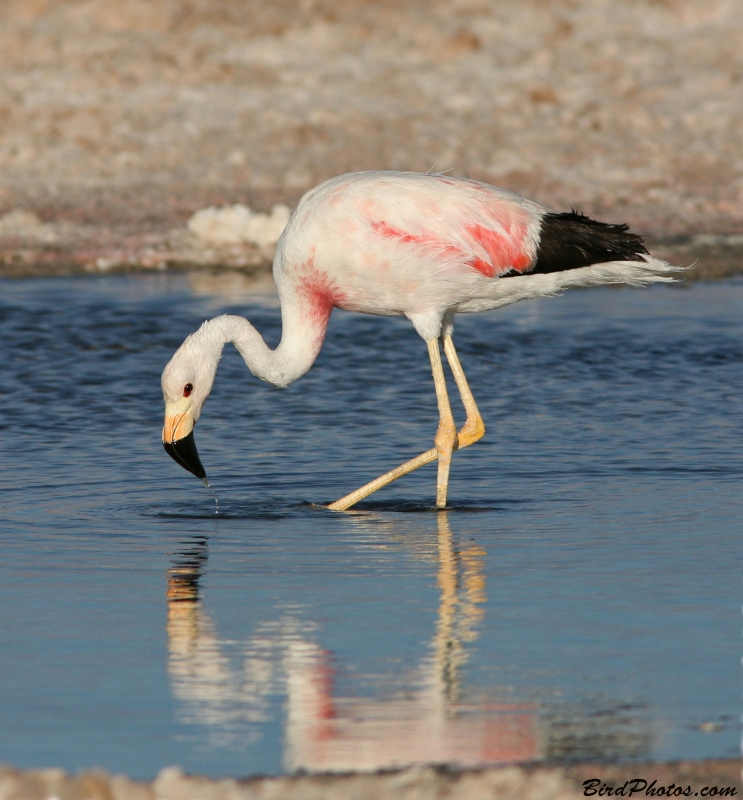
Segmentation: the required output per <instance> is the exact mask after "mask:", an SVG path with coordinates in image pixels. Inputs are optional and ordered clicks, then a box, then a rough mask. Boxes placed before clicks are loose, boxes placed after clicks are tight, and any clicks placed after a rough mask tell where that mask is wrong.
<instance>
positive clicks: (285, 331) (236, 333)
mask: <svg viewBox="0 0 743 800" xmlns="http://www.w3.org/2000/svg"><path fill="white" fill-rule="evenodd" d="M292 311H295V312H297V313H292ZM329 315H330V310H328V314H326V315H319V316H318V315H311V314H306V313H303V312H302V311H301V310H290V309H287V308H284V307H283V306H282V312H281V317H282V332H281V342H280V343H279V346H278V347H277V348H276V349H275V350H271V348H270V347H269V346H268V345H267V344H266V343H265V342H264V341H263V337H262V336H261V335H260V333H258V331H257V330H256V329H255V328H254V327H253V326H252V325H251V324H250V322H248V320H247V319H245V318H244V317H237V316H234V315H232V314H223V315H222V316H220V317H214V319H210V320H208V321H207V322H205V323H204V324H203V325H202V326H201V328H200V329H199V330H198V331H197V333H196V334H195V336H198V337H199V338H201V337H202V336H203V339H204V342H203V343H204V344H205V345H206V346H207V347H208V349H210V350H212V351H213V352H214V354H215V355H216V361H217V362H218V361H219V358H220V357H221V355H222V348H223V347H224V345H225V344H226V343H227V342H232V343H233V344H234V345H235V347H236V348H237V350H238V352H239V353H240V355H241V356H242V357H243V360H244V361H245V363H246V365H247V367H248V369H249V370H250V371H251V372H252V373H253V375H255V376H256V377H258V378H260V379H261V380H264V381H266V382H267V383H272V384H273V385H274V386H281V387H283V386H288V385H289V384H290V383H292V382H293V381H295V380H297V378H301V377H302V375H304V373H305V372H307V370H308V369H309V368H310V367H311V366H312V365H313V363H314V362H315V359H316V358H317V355H318V353H319V352H320V348H321V347H322V343H323V339H324V338H325V331H326V330H327V327H328V316H329ZM215 367H216V363H215Z"/></svg>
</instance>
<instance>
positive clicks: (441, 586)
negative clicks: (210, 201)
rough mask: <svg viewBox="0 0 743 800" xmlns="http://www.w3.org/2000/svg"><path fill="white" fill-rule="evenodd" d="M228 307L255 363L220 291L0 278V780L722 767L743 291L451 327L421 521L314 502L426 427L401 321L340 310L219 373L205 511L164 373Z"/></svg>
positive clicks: (730, 661) (610, 300) (231, 356)
mask: <svg viewBox="0 0 743 800" xmlns="http://www.w3.org/2000/svg"><path fill="white" fill-rule="evenodd" d="M227 311H228V312H231V313H239V314H244V315H247V316H248V317H249V318H250V319H251V321H252V322H253V323H254V324H255V325H256V326H257V327H258V328H259V330H261V331H262V332H263V333H264V335H265V337H266V339H267V340H268V341H269V343H270V344H272V345H275V344H276V343H277V341H278V338H279V335H280V328H279V315H278V307H277V303H276V300H275V297H273V295H272V294H271V293H270V292H269V291H267V290H266V289H265V286H263V285H257V286H255V285H253V284H251V282H250V281H249V280H247V279H241V278H240V277H239V276H229V275H227V276H222V277H210V276H208V275H204V274H194V275H177V276H167V275H162V276H147V277H137V276H131V277H108V278H95V279H93V278H90V279H55V280H51V279H50V280H28V281H16V282H13V281H2V282H0V342H2V354H3V368H2V381H1V382H0V403H1V404H2V414H0V470H1V472H0V547H1V558H0V608H2V614H1V615H0V662H1V664H2V668H1V669H0V762H6V763H13V764H15V765H18V766H21V767H39V766H60V767H64V768H66V769H68V770H73V771H74V770H77V769H80V768H83V767H93V766H101V767H105V768H107V769H109V770H112V771H126V772H128V773H130V774H132V775H134V776H137V777H151V776H153V775H154V774H155V773H156V772H157V771H158V770H159V769H160V768H161V767H163V766H164V765H167V764H179V765H181V766H182V767H184V768H185V769H186V770H188V771H191V772H201V773H206V774H211V775H228V774H229V775H235V776H241V775H246V774H249V773H255V772H261V773H280V772H285V771H294V770H296V769H307V770H326V769H331V770H332V769H351V768H365V769H368V768H374V767H378V766H392V765H399V764H404V763H414V762H421V761H450V762H455V763H460V764H474V763H480V762H483V761H488V762H512V761H539V760H550V761H554V760H558V761H569V760H573V759H598V760H609V761H617V760H639V759H673V758H682V757H683V758H703V757H708V756H715V757H721V756H732V755H736V754H737V753H738V731H737V714H738V711H739V707H740V681H739V664H740V661H739V657H740V608H739V606H740V567H739V539H740V520H741V516H742V512H743V502H742V501H741V497H742V495H743V493H742V492H741V487H742V485H743V449H742V447H741V444H742V443H743V282H741V281H731V282H723V283H714V284H706V285H705V284H696V285H693V286H691V287H688V288H679V287H658V288H654V289H650V290H630V289H600V290H591V291H578V292H573V293H570V294H568V295H566V296H564V297H562V298H557V299H548V300H544V301H538V302H528V303H522V304H519V305H516V306H513V307H510V308H508V309H503V310H501V311H498V312H492V313H489V314H483V315H478V316H472V317H462V318H459V320H458V322H457V328H456V332H455V341H456V342H457V344H458V348H459V351H460V356H461V359H462V363H463V366H464V368H465V370H466V372H467V374H468V377H469V379H470V383H471V385H472V387H473V391H474V393H475V396H476V397H477V399H478V402H479V405H480V409H481V411H482V414H483V417H484V419H485V421H486V424H487V426H488V432H487V435H486V438H485V439H484V440H483V441H482V442H480V443H478V444H476V445H475V446H473V447H472V448H469V449H468V450H466V451H463V452H461V453H455V457H454V462H453V468H452V479H451V484H450V504H451V507H450V509H449V510H448V511H446V512H436V511H435V509H434V508H433V500H434V494H435V467H434V466H433V465H430V466H428V467H424V468H422V469H421V470H419V471H418V472H417V473H414V474H412V475H410V476H407V477H405V478H403V479H402V480H400V481H399V482H398V483H396V484H393V485H392V486H390V487H388V488H386V489H384V490H382V491H381V492H379V493H378V494H377V495H374V496H372V497H371V498H369V500H367V501H365V502H364V503H362V504H361V505H360V506H359V507H358V508H357V509H356V510H354V511H353V512H348V513H333V512H330V511H327V510H325V509H323V508H322V507H321V506H322V504H323V503H327V502H329V501H332V500H334V499H337V498H338V497H340V496H341V495H343V494H346V493H347V492H348V491H350V490H352V489H354V488H356V487H357V486H358V485H360V484H362V483H365V482H366V481H367V480H369V479H371V478H373V477H375V476H376V475H377V474H379V473H381V472H384V471H386V470H387V469H389V468H391V467H393V466H395V465H396V464H398V463H400V462H402V461H403V460H406V459H407V458H409V457H411V456H413V455H416V454H417V453H419V452H421V451H423V450H425V449H428V448H429V447H430V446H431V441H432V437H433V434H434V432H435V428H436V424H437V412H436V402H435V396H434V393H433V386H432V381H431V376H430V367H429V365H428V359H427V354H426V348H425V345H424V343H423V342H422V341H421V340H420V339H419V338H418V337H417V336H416V334H415V333H414V332H413V330H412V327H411V326H410V325H409V324H408V323H406V322H405V321H404V320H400V319H378V318H372V317H364V316H356V315H351V314H343V313H339V312H335V313H334V315H333V317H332V319H331V325H330V330H329V332H328V337H327V340H326V344H325V347H324V349H323V351H322V353H321V355H320V358H319V359H318V362H317V364H316V365H315V367H314V368H313V369H312V370H311V372H310V373H309V374H308V375H306V376H305V377H304V378H303V379H301V380H300V381H298V382H297V383H296V384H294V385H293V386H291V387H290V388H289V389H288V390H283V391H279V390H276V389H273V388H271V387H269V386H267V385H264V384H262V383H261V382H259V381H257V380H256V379H255V378H253V377H252V376H251V375H250V373H249V372H248V371H247V370H246V369H245V367H244V365H243V363H242V361H241V359H240V358H239V356H238V355H237V354H236V353H235V352H234V350H231V349H230V350H229V351H228V352H226V353H225V357H224V359H223V361H222V364H221V366H220V369H219V373H218V376H217V382H216V386H215V390H214V392H213V394H212V396H211V398H210V399H209V401H208V402H207V404H206V407H205V411H204V414H203V416H202V418H201V420H200V421H199V424H198V426H197V430H196V439H197V442H198V445H199V452H200V454H201V458H202V461H203V462H204V465H205V466H206V468H207V471H208V472H209V475H210V478H211V480H212V482H213V483H214V485H215V486H216V488H217V491H218V493H219V498H220V510H221V513H220V515H219V517H218V518H217V517H215V514H214V500H213V498H212V497H211V495H210V494H209V493H208V492H207V491H206V490H205V489H204V488H203V487H202V486H201V484H200V483H199V481H198V480H197V479H196V478H194V477H193V476H191V475H189V474H187V473H186V472H185V471H183V470H182V469H180V468H179V467H178V466H177V465H176V464H175V463H174V462H172V461H171V460H170V459H169V458H168V456H167V455H166V454H165V452H164V451H163V449H162V445H161V443H160V427H161V424H162V397H161V394H160V388H159V374H160V372H161V370H162V367H163V366H164V364H165V363H166V362H167V361H168V359H169V358H170V356H171V354H172V352H173V351H174V350H175V348H176V347H177V346H178V345H179V344H180V342H181V341H182V339H183V338H184V336H185V335H186V334H187V333H189V332H190V331H192V330H194V329H195V328H196V327H197V326H198V325H199V323H200V322H201V321H202V320H203V319H205V318H206V317H210V316H214V315H216V314H218V313H222V312H227ZM452 399H453V400H456V389H454V388H453V384H452ZM454 407H455V414H458V415H459V416H460V418H461V414H459V406H458V405H457V404H456V403H455V406H454Z"/></svg>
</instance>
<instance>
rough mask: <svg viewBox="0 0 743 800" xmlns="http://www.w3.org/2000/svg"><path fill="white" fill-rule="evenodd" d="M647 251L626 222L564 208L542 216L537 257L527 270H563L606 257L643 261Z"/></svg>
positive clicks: (585, 264)
mask: <svg viewBox="0 0 743 800" xmlns="http://www.w3.org/2000/svg"><path fill="white" fill-rule="evenodd" d="M646 255H649V253H648V250H647V248H646V247H645V243H644V242H643V240H642V237H641V236H638V235H637V234H636V233H632V231H630V229H629V226H628V225H610V224H607V223H606V222H597V221H596V220H594V219H590V218H589V217H586V216H584V215H583V214H579V213H578V212H577V211H575V210H573V211H569V212H568V211H566V212H563V213H559V214H553V213H547V214H545V215H544V217H543V218H542V228H541V231H540V240H539V249H538V250H537V260H536V263H535V264H534V268H533V269H532V270H531V271H530V274H532V275H533V274H535V273H539V272H563V271H564V270H569V269H578V268H579V267H588V266H590V265H591V264H602V263H604V262H606V261H644V260H645V259H644V258H643V256H646Z"/></svg>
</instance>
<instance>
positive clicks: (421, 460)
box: [328, 339, 461, 511]
mask: <svg viewBox="0 0 743 800" xmlns="http://www.w3.org/2000/svg"><path fill="white" fill-rule="evenodd" d="M427 344H428V354H429V356H430V358H431V368H432V370H433V379H434V385H435V387H436V399H437V401H438V405H439V428H438V431H437V432H436V439H435V442H436V447H434V448H432V449H431V450H427V451H426V452H425V453H421V454H420V455H419V456H416V457H415V458H411V459H410V461H406V462H405V463H404V464H401V465H400V466H399V467H396V468H395V469H393V470H390V471H389V472H386V473H385V474H384V475H380V476H379V477H378V478H375V479H374V480H373V481H370V482H369V483H367V484H366V485H365V486H362V487H361V488H360V489H356V491H355V492H351V494H348V495H346V496H345V497H341V499H340V500H336V501H335V503H331V504H330V505H329V506H328V508H329V509H331V510H332V511H345V510H346V509H348V508H351V506H353V505H355V504H356V503H358V502H359V500H363V499H364V498H365V497H368V496H369V495H370V494H373V493H374V492H376V491H377V489H381V488H382V487H383V486H387V484H388V483H392V481H395V480H397V479H398V478H401V477H402V476H403V475H407V474H408V473H409V472H412V471H413V470H416V469H418V467H422V466H423V465H424V464H430V463H431V462H432V461H435V460H436V459H437V458H439V457H440V454H441V452H443V453H445V452H446V450H447V449H448V450H449V455H448V460H446V466H445V470H444V471H442V469H441V461H439V472H438V475H437V481H436V505H437V506H439V507H440V508H441V507H443V506H444V505H446V486H447V484H448V480H449V464H450V463H451V451H452V450H453V449H454V448H455V446H456V426H455V425H454V418H453V417H452V413H451V407H450V406H449V397H448V395H447V394H446V382H445V380H444V370H443V367H442V364H441V355H440V354H439V346H438V342H437V341H436V339H431V340H430V341H429V342H427ZM442 388H443V402H444V404H445V409H446V410H448V422H446V423H445V422H444V416H443V415H442V411H441V410H442V397H441V391H442ZM460 391H461V389H460ZM449 442H450V444H448V443H449ZM440 447H441V451H440V449H439V448H440ZM442 480H443V502H442V503H441V504H439V499H440V489H439V487H440V486H441V485H442Z"/></svg>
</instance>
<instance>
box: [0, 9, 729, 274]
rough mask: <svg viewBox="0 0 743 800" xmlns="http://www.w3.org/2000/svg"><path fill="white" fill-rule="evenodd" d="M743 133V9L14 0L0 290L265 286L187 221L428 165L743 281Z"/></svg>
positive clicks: (1, 134) (1, 29)
mask: <svg viewBox="0 0 743 800" xmlns="http://www.w3.org/2000/svg"><path fill="white" fill-rule="evenodd" d="M741 130H743V4H741V3H740V1H739V0H625V1H624V2H621V3H617V2H614V0H498V2H495V0H343V2H340V0H272V2H270V3H267V2H265V0H4V2H3V3H1V4H0V215H4V216H0V274H5V275H25V274H45V273H49V272H68V271H72V272H80V271H92V272H100V271H107V270H111V269H129V268H132V267H135V268H140V269H165V268H173V267H177V266H180V267H193V266H197V267H198V266H231V267H237V268H241V269H254V268H258V267H261V266H265V265H266V264H267V262H268V260H269V259H270V247H266V246H260V245H256V244H254V243H251V242H249V241H243V242H240V243H238V244H234V243H233V244H231V245H229V246H227V245H224V244H221V245H218V246H214V244H213V243H209V242H204V241H203V240H199V239H198V238H197V237H195V236H194V234H193V233H192V232H190V231H189V230H188V228H187V227H186V223H187V221H188V219H189V218H190V217H191V215H192V214H193V213H194V212H196V211H197V210H198V209H200V208H203V207H205V206H211V205H224V204H234V203H242V204H246V205H248V206H249V207H251V208H252V209H254V210H257V211H261V212H268V211H269V209H270V208H271V207H272V206H273V205H274V204H275V203H277V202H282V203H286V204H287V205H289V206H291V205H292V204H294V203H295V202H296V201H297V199H298V198H299V197H300V196H301V194H302V193H303V192H304V191H305V190H307V189H308V188H310V187H311V186H313V185H314V184H316V183H317V182H319V181H321V180H323V179H324V178H327V177H330V176H332V175H334V174H338V173H341V172H345V171H349V170H359V169H370V168H394V169H413V170H422V171H426V170H428V169H429V168H431V167H435V169H436V170H452V171H453V172H454V173H461V174H468V175H470V176H472V177H475V178H479V179H484V180H486V181H489V182H492V183H495V184H499V185H502V186H506V187H508V188H511V189H515V190H516V191H519V192H522V193H525V194H527V195H529V196H531V197H533V198H534V199H536V200H538V201H540V202H542V203H543V204H545V205H548V206H550V207H553V208H556V209H566V208H569V207H571V206H575V207H577V208H579V209H581V210H583V211H584V212H585V213H589V214H592V215H596V216H599V217H603V218H605V219H608V220H609V221H627V222H629V223H631V224H632V225H633V227H635V228H636V229H637V230H638V231H640V232H642V233H644V234H646V235H649V236H650V237H651V240H652V241H653V242H654V243H655V245H656V248H657V249H659V250H660V251H662V253H663V254H667V255H671V257H674V258H676V260H679V261H680V262H682V263H691V262H692V261H693V260H694V259H695V258H697V257H700V259H701V260H700V267H698V268H697V274H702V275H706V274H709V273H710V271H711V272H714V271H715V270H716V271H717V272H718V273H719V272H729V271H731V270H732V271H736V270H737V269H738V268H739V267H740V265H741V263H742V262H743V258H742V255H743V238H742V235H743V154H742V152H741V133H740V132H741ZM19 212H24V213H25V216H24V215H23V214H19Z"/></svg>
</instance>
